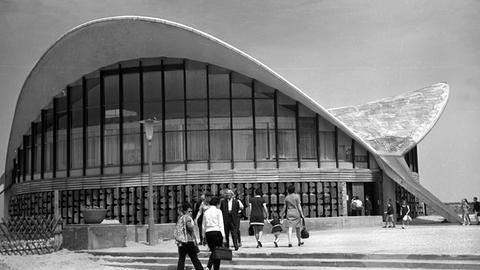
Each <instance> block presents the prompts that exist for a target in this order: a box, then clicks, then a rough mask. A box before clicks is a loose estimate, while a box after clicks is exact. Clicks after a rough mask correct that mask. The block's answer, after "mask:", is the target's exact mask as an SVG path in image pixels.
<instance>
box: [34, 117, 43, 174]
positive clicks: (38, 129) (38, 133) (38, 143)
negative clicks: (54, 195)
mask: <svg viewBox="0 0 480 270" xmlns="http://www.w3.org/2000/svg"><path fill="white" fill-rule="evenodd" d="M34 128H35V171H34V179H40V172H41V170H42V123H41V122H36V123H35V124H34Z"/></svg>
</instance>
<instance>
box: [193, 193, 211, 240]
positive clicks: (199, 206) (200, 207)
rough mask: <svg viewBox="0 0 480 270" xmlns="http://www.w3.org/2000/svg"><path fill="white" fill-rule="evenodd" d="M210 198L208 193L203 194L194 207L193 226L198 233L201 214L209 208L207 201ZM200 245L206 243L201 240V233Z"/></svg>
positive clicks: (201, 237)
mask: <svg viewBox="0 0 480 270" xmlns="http://www.w3.org/2000/svg"><path fill="white" fill-rule="evenodd" d="M211 197H212V194H211V193H210V192H204V193H203V194H202V195H201V196H200V200H199V201H198V202H197V203H196V205H195V214H194V217H195V224H197V226H198V231H199V232H201V231H202V222H203V213H205V211H206V210H207V209H208V207H210V205H209V201H210V198H211ZM200 243H201V244H202V245H205V244H206V241H205V239H204V238H203V234H202V233H200Z"/></svg>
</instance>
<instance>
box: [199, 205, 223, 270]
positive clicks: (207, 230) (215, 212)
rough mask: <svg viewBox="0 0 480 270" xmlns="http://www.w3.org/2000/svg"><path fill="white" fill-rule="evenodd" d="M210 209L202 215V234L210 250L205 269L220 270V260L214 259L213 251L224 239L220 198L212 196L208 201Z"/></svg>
mask: <svg viewBox="0 0 480 270" xmlns="http://www.w3.org/2000/svg"><path fill="white" fill-rule="evenodd" d="M210 205H211V206H210V207H209V208H208V209H207V210H206V211H205V213H203V223H202V225H203V226H202V233H203V235H204V238H205V239H206V240H207V245H208V248H209V249H210V252H211V254H210V257H209V259H208V263H207V268H208V269H212V265H213V269H214V270H219V269H220V260H218V259H214V258H213V254H214V252H215V249H216V248H218V247H221V246H222V243H223V239H225V229H224V228H223V214H222V211H221V210H220V209H219V208H220V198H218V197H216V196H214V197H212V199H211V200H210Z"/></svg>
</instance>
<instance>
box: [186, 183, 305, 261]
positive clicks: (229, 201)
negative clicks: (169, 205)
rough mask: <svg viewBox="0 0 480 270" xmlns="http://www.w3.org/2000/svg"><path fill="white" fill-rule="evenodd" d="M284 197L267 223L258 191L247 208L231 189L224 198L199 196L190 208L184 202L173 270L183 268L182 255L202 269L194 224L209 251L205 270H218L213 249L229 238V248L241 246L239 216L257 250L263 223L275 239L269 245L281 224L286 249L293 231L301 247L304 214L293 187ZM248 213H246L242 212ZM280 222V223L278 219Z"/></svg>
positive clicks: (291, 186)
mask: <svg viewBox="0 0 480 270" xmlns="http://www.w3.org/2000/svg"><path fill="white" fill-rule="evenodd" d="M287 192H288V195H287V196H286V197H285V204H284V207H283V209H282V211H281V212H280V214H278V213H276V212H274V213H272V214H271V219H270V220H269V219H268V217H269V213H268V209H267V204H266V202H265V200H264V198H263V197H262V190H261V189H260V188H257V189H255V191H254V197H253V198H251V199H250V200H249V202H248V209H246V207H245V206H244V205H243V203H242V202H241V200H238V199H237V198H235V193H234V192H233V191H232V190H226V191H224V194H223V195H224V196H222V198H221V197H217V196H212V194H210V193H209V192H206V193H204V194H202V196H201V199H200V201H198V202H197V204H196V205H195V207H194V208H192V206H191V205H190V204H189V203H188V202H185V203H184V204H183V205H182V212H181V215H180V217H179V219H178V222H177V227H178V226H179V225H180V227H182V228H183V227H184V228H185V230H186V234H187V235H188V236H187V237H185V240H183V239H182V241H181V242H180V241H177V245H178V254H179V258H178V264H177V269H184V267H185V258H186V255H188V256H189V257H190V259H191V260H192V263H193V265H194V267H195V269H196V270H199V269H203V267H202V265H201V263H200V261H199V259H198V256H197V253H198V243H197V238H196V236H195V233H194V226H195V224H196V225H197V226H198V229H199V232H200V243H201V244H206V245H207V246H208V248H209V250H210V252H211V254H210V257H209V260H208V263H207V268H208V269H212V266H213V269H215V270H218V269H220V260H219V259H216V257H215V256H214V253H215V250H216V249H217V248H219V247H222V246H223V247H227V248H228V247H230V243H229V239H230V235H231V237H232V242H233V247H234V249H235V250H238V249H239V248H240V247H241V246H242V241H241V235H240V220H241V219H242V217H243V216H247V217H249V219H250V226H251V227H252V229H253V234H254V235H255V239H256V242H257V248H260V247H262V241H261V240H262V235H263V228H264V225H265V222H267V221H268V222H270V224H271V225H272V234H273V235H274V236H275V240H274V242H273V244H274V246H275V247H278V242H279V240H280V237H279V236H280V233H281V232H282V230H283V229H282V223H283V225H284V226H286V227H288V246H289V247H292V235H293V231H294V230H295V232H296V237H297V241H298V242H297V244H298V246H301V245H303V242H302V241H301V228H302V227H303V223H302V220H303V219H304V214H303V211H302V207H301V203H300V196H299V195H298V194H296V193H295V186H294V185H290V186H289V187H288V188H287ZM246 210H248V211H246ZM282 219H284V221H283V220H282Z"/></svg>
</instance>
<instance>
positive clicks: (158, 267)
mask: <svg viewBox="0 0 480 270" xmlns="http://www.w3.org/2000/svg"><path fill="white" fill-rule="evenodd" d="M103 265H105V266H111V267H121V268H127V269H148V270H150V269H151V270H175V269H177V264H176V263H175V264H139V263H106V264H103ZM203 266H206V264H203ZM220 268H221V269H222V270H241V269H244V270H250V269H256V270H258V269H265V270H291V269H292V266H277V265H226V264H224V263H223V262H222V264H221V267H220ZM359 268H368V269H369V270H374V269H378V270H385V269H390V270H392V269H397V270H400V269H402V270H404V269H417V270H420V269H425V270H428V269H458V270H461V269H479V268H478V266H477V267H476V268H458V267H457V266H455V265H451V266H446V267H444V268H438V267H437V266H431V267H411V266H408V265H406V266H402V267H391V266H386V267H375V266H340V265H337V266H296V267H295V268H294V269H298V270H317V269H318V270H319V269H324V270H327V269H328V270H341V269H348V270H350V269H359ZM186 269H189V270H190V269H194V268H193V266H192V265H189V264H186Z"/></svg>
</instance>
